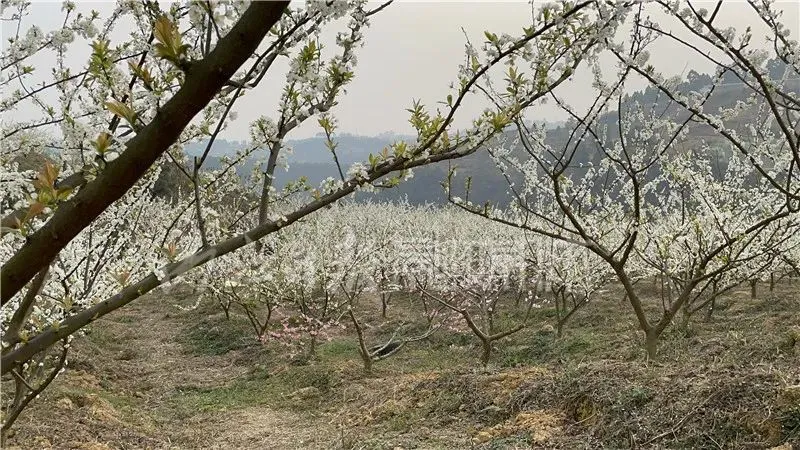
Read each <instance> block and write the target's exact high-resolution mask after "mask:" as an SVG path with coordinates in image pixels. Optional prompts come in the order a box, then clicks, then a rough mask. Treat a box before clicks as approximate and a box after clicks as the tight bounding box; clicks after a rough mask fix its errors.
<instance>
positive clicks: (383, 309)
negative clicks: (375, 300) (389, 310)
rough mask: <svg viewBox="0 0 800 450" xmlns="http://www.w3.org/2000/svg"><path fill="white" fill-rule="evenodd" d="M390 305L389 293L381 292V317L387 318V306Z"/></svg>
mask: <svg viewBox="0 0 800 450" xmlns="http://www.w3.org/2000/svg"><path fill="white" fill-rule="evenodd" d="M388 305H389V299H388V295H386V294H385V293H384V294H381V317H382V318H384V319H385V318H386V307H387V306H388Z"/></svg>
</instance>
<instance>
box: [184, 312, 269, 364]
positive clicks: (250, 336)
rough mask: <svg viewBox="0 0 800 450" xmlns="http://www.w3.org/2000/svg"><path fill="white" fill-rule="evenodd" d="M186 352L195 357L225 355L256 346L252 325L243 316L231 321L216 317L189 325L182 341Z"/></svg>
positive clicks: (219, 316) (233, 318) (234, 317)
mask: <svg viewBox="0 0 800 450" xmlns="http://www.w3.org/2000/svg"><path fill="white" fill-rule="evenodd" d="M181 344H183V346H184V348H185V350H186V351H187V352H188V353H191V354H194V355H200V356H203V355H206V356H213V355H224V354H225V353H228V352H230V351H233V350H241V349H244V348H248V347H253V346H255V345H256V342H255V337H254V332H253V329H252V328H251V326H250V323H249V322H247V321H246V319H244V318H243V317H241V316H233V317H232V318H231V319H230V320H228V319H225V317H224V316H221V315H216V316H212V317H208V318H204V319H200V320H198V321H197V322H194V323H191V324H189V326H187V327H186V331H185V334H183V337H182V339H181Z"/></svg>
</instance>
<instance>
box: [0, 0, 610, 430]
mask: <svg viewBox="0 0 800 450" xmlns="http://www.w3.org/2000/svg"><path fill="white" fill-rule="evenodd" d="M386 6H387V5H386V4H385V5H381V6H378V7H376V8H374V9H369V8H368V5H367V4H366V2H364V1H362V0H353V1H347V2H326V1H319V0H313V1H311V0H310V1H308V2H307V3H306V5H305V7H304V8H290V7H288V2H246V1H232V2H191V3H188V4H173V5H172V6H170V8H169V9H166V10H165V9H162V7H161V6H159V4H157V3H151V2H146V3H142V2H136V1H121V2H119V3H118V4H117V5H116V6H115V7H114V9H113V12H112V13H111V14H110V15H109V16H108V17H106V18H101V17H100V14H98V13H95V12H80V11H79V9H80V8H78V6H76V5H75V4H74V3H71V2H65V4H64V7H63V13H64V17H65V20H64V22H63V26H61V27H59V28H57V29H55V30H52V31H47V32H45V31H43V30H41V29H40V28H39V27H38V26H37V25H36V24H35V23H33V24H31V23H30V22H31V19H35V18H32V17H31V16H30V11H29V8H28V4H27V3H25V2H8V3H6V2H4V3H3V10H2V14H3V19H4V23H5V24H9V26H10V24H16V25H17V30H18V31H17V33H16V34H15V36H14V37H13V38H12V40H11V42H10V43H9V44H8V46H7V47H5V48H4V50H3V54H2V57H1V58H0V59H1V61H0V62H1V64H2V70H1V76H2V78H0V83H2V85H3V86H4V87H9V88H10V87H11V86H19V87H18V88H17V89H13V90H11V89H7V90H5V93H4V97H3V99H2V103H1V105H2V106H1V107H2V112H3V113H4V117H11V114H13V113H15V112H16V111H21V110H25V109H26V108H27V110H28V111H35V112H36V114H38V118H36V119H33V120H21V121H17V120H8V121H4V122H3V124H2V133H3V140H2V145H3V150H4V151H3V160H2V161H3V164H2V168H3V171H2V173H3V175H2V177H3V179H4V180H10V182H9V183H4V184H3V190H4V191H3V198H4V203H3V211H2V215H3V217H2V226H3V238H2V241H1V242H2V249H1V250H0V252H1V253H2V255H3V256H4V263H3V266H2V274H1V278H2V279H0V294H1V295H0V298H1V300H2V308H3V316H2V317H3V329H4V330H7V329H9V327H10V326H11V325H13V326H11V328H12V330H14V331H15V333H13V334H5V336H6V337H10V336H17V335H21V336H24V338H19V339H17V338H16V337H15V338H13V339H6V337H4V339H3V348H2V374H3V376H4V377H13V379H14V380H16V381H15V382H16V383H17V395H16V397H17V400H15V401H13V402H11V403H10V404H12V409H11V410H10V411H12V412H13V413H11V414H8V415H5V416H4V417H5V419H4V425H3V431H4V432H5V431H7V429H8V427H9V426H10V425H11V424H12V423H13V421H14V419H15V418H16V416H17V415H18V412H19V411H21V410H22V408H24V405H25V404H27V402H29V401H30V399H32V398H33V397H35V395H37V394H38V393H39V392H40V391H41V390H42V389H44V388H45V387H46V386H47V384H48V383H49V382H50V381H51V380H52V379H53V377H55V375H56V374H57V373H58V370H57V369H58V368H59V367H60V366H61V365H63V361H64V358H61V357H60V356H58V357H57V361H54V364H50V365H48V364H45V366H46V367H52V368H53V370H51V371H50V372H49V373H47V374H44V373H43V371H42V370H39V369H36V370H34V366H36V367H38V364H33V363H34V362H35V361H40V360H42V358H50V356H48V355H50V353H49V352H50V349H51V348H52V347H53V346H54V345H56V344H58V343H59V342H61V343H62V344H63V345H62V347H63V348H64V349H66V348H67V346H68V339H69V338H70V336H72V335H73V334H74V333H76V332H79V330H81V329H82V328H83V327H85V326H86V325H88V324H90V323H91V322H92V321H94V320H96V319H97V318H99V317H102V316H104V315H105V314H108V313H109V312H111V311H114V310H116V309H118V308H120V307H123V306H124V305H126V304H128V303H130V302H131V301H133V300H135V299H137V298H139V297H140V296H142V295H144V294H145V293H147V292H149V291H151V290H153V289H154V288H156V287H158V286H161V285H164V284H167V283H169V282H170V281H172V280H175V279H176V278H177V277H179V276H181V275H183V274H185V273H187V272H188V271H190V270H191V269H193V268H195V267H198V266H201V265H203V264H205V263H207V262H209V261H212V260H214V259H217V258H220V257H222V256H224V255H227V254H229V253H231V252H234V251H236V250H239V249H240V248H242V247H245V246H247V245H249V244H252V243H254V242H258V241H261V240H262V239H264V238H265V237H266V236H269V235H271V234H274V233H276V232H277V231H278V230H281V229H283V228H285V227H286V226H288V225H290V224H292V223H294V222H296V221H298V220H300V219H302V218H304V217H306V216H308V215H309V214H311V213H313V212H315V211H318V210H319V209H321V208H323V207H325V206H327V205H330V204H332V203H334V202H336V201H338V200H340V199H342V198H343V197H345V196H347V195H349V194H351V193H353V192H354V191H356V190H363V189H366V190H370V189H374V188H375V187H376V186H380V187H391V186H394V185H396V184H398V183H400V182H401V181H403V180H404V179H407V178H408V177H410V176H411V169H413V168H414V167H417V166H421V165H425V164H430V163H434V162H438V161H443V160H448V159H453V158H458V157H462V156H464V155H468V154H470V153H473V152H475V151H477V150H478V149H479V148H481V147H482V146H483V145H484V144H485V143H486V142H487V141H488V140H489V139H490V138H491V137H492V136H494V135H495V134H496V133H497V132H498V131H500V130H502V129H503V128H505V127H506V125H507V124H508V123H510V122H511V121H512V120H513V119H514V118H515V117H516V116H517V114H518V113H519V112H520V111H521V110H522V109H523V108H524V107H525V106H528V105H530V104H533V103H534V102H535V101H536V100H537V99H539V98H542V97H543V96H545V95H546V94H547V93H548V92H550V91H551V90H552V89H553V88H555V87H556V86H558V85H559V84H561V83H562V82H563V81H564V80H566V79H567V78H568V77H569V76H570V75H571V73H572V72H573V70H574V69H575V67H577V65H578V64H579V63H580V62H581V60H582V59H583V58H584V57H585V56H586V55H591V54H592V52H594V51H595V49H596V48H597V47H599V44H600V38H601V37H602V36H608V35H610V34H609V33H612V31H611V29H612V28H614V27H615V26H616V25H617V24H618V23H619V19H618V18H617V17H616V16H615V15H614V14H613V13H614V12H615V9H614V8H611V7H608V6H602V5H601V6H598V5H597V4H595V3H594V2H591V1H585V2H579V3H575V4H573V3H569V2H563V3H559V4H555V5H547V6H544V7H542V8H540V9H539V10H538V11H537V13H536V15H535V16H534V22H533V23H532V24H531V26H530V27H527V28H525V29H524V30H523V32H522V33H521V34H520V35H519V36H517V37H512V36H509V35H503V36H501V37H497V36H495V35H494V34H491V33H488V34H487V36H490V37H491V42H492V45H490V46H488V47H487V48H485V49H484V50H483V51H478V50H476V49H475V48H473V47H471V46H468V48H467V61H466V63H465V64H464V65H462V66H461V67H460V69H459V72H458V74H457V82H456V83H454V85H453V86H452V89H451V92H450V93H448V94H447V95H446V97H445V100H443V102H442V106H441V107H440V108H437V109H436V110H431V109H430V108H427V107H426V106H425V105H422V104H420V103H415V104H414V106H413V108H412V109H411V123H412V124H413V126H414V127H415V129H416V131H417V140H416V142H414V143H404V142H398V143H396V144H393V145H391V146H389V147H387V148H385V149H383V151H381V152H378V151H377V150H379V149H376V153H375V154H374V155H372V156H371V157H370V158H369V160H368V161H366V162H364V163H359V164H356V165H355V166H353V167H351V168H350V169H348V170H345V169H344V168H342V167H340V165H339V160H338V157H337V155H336V145H335V142H334V140H335V132H336V121H335V116H334V115H333V114H334V106H335V104H336V101H337V99H338V98H339V97H340V96H341V95H342V94H343V93H344V88H345V87H346V85H347V84H348V83H349V82H350V81H351V80H352V78H353V77H354V74H355V72H354V70H355V66H356V57H355V52H356V50H357V48H358V47H359V46H360V45H362V43H363V29H364V28H366V27H367V26H369V22H370V17H371V16H373V15H374V14H377V13H379V12H380V11H381V10H383V9H384V8H385V7H386ZM597 8H600V9H599V10H596V9H597ZM339 20H342V21H344V22H346V25H345V28H346V30H345V31H342V32H340V33H339V34H338V35H337V39H336V46H335V47H334V51H332V52H331V51H330V50H327V49H326V50H323V49H322V48H321V46H320V45H319V44H318V36H319V33H320V31H321V30H322V29H324V28H326V27H333V26H336V23H337V21H339ZM126 24H127V25H126ZM126 26H127V27H128V29H130V30H132V31H131V33H130V38H129V39H128V40H125V41H121V42H113V41H112V35H113V32H114V31H115V30H119V29H122V27H126ZM77 42H90V43H91V48H92V53H91V55H90V58H89V60H88V61H86V62H85V64H83V65H80V64H79V67H77V68H76V67H74V66H75V64H74V63H75V61H74V58H73V59H70V55H71V52H70V50H71V48H72V46H74V45H75V44H76V43H77ZM35 55H45V56H52V57H44V58H36V57H34V56H35ZM280 58H288V60H289V69H288V71H287V73H286V74H285V75H286V76H285V85H284V90H283V93H282V96H281V99H280V104H279V108H278V111H277V115H276V117H275V118H273V117H268V116H263V117H261V118H258V119H257V120H255V121H254V122H253V123H252V124H251V136H250V140H249V142H248V143H247V144H246V145H245V147H244V148H242V149H241V152H240V153H239V154H238V155H237V156H236V157H234V158H231V159H230V160H229V161H228V162H227V164H226V165H225V167H223V168H222V169H221V170H219V171H217V172H216V173H209V172H207V171H205V170H204V164H205V163H206V161H207V160H208V155H209V153H210V151H211V149H212V148H213V146H214V143H215V141H216V138H217V136H218V135H219V133H220V132H221V130H223V129H224V128H225V126H226V124H228V123H230V121H232V120H235V118H236V117H235V111H234V107H235V104H236V102H237V100H238V99H239V98H241V96H242V95H244V94H245V93H246V92H248V91H250V90H252V89H254V88H256V87H257V86H259V85H260V84H261V82H262V81H263V79H264V78H265V75H266V74H267V73H270V72H272V71H274V70H275V67H276V65H275V64H274V62H275V61H276V60H278V59H280ZM37 61H38V62H37ZM509 61H513V64H514V65H515V67H519V66H521V65H529V66H530V67H531V68H532V69H534V70H535V71H536V73H537V77H536V78H535V80H529V81H525V80H522V79H520V78H519V77H517V78H515V79H514V80H509V83H510V85H509V89H513V90H514V91H515V100H514V101H513V102H509V104H508V105H506V106H503V107H499V108H490V109H487V110H486V111H485V112H484V113H483V114H482V115H480V116H479V117H477V118H475V120H474V121H473V124H472V126H471V127H468V128H467V129H464V130H455V129H454V128H453V127H452V121H453V118H454V117H455V115H456V113H457V112H458V111H459V109H460V107H461V105H462V104H463V103H464V101H465V99H466V98H467V97H468V96H469V95H470V94H471V93H472V92H473V91H474V89H475V88H476V83H477V81H478V80H479V79H480V78H481V77H483V76H488V75H490V74H493V73H495V72H496V70H495V69H494V68H495V67H500V66H502V65H504V64H506V63H507V62H509ZM48 64H53V66H52V67H47V65H48ZM42 66H44V67H42ZM523 81H524V82H523ZM312 117H313V118H315V119H316V121H317V123H318V124H319V125H320V127H321V128H322V129H323V131H324V132H325V133H326V135H327V136H328V141H329V146H328V148H329V150H330V152H331V159H332V164H334V165H335V166H336V167H337V169H338V172H339V178H338V179H330V180H327V181H326V182H325V183H323V185H321V186H319V187H318V188H316V189H313V190H312V194H313V198H312V199H311V200H308V201H301V202H300V203H292V205H293V207H291V208H288V209H287V208H284V209H280V208H278V204H279V203H280V202H281V200H284V199H285V198H286V197H290V196H292V195H293V194H294V193H296V192H300V191H304V190H311V188H310V187H309V186H306V185H305V184H304V183H303V180H297V182H296V183H293V184H290V186H289V188H287V189H286V190H284V191H283V192H277V191H276V189H275V188H274V186H273V177H274V173H275V170H276V168H277V167H278V166H279V165H280V164H281V162H282V160H283V159H284V158H285V156H286V154H287V151H288V149H287V148H285V146H284V140H285V138H286V137H287V136H288V135H289V133H290V132H291V131H292V130H293V129H295V128H296V127H297V126H298V125H300V124H301V123H303V122H304V121H306V120H309V119H310V118H312ZM198 141H201V142H205V143H206V147H205V149H204V151H203V153H202V154H201V155H200V156H198V157H197V158H194V159H193V160H191V161H189V160H188V158H187V157H186V155H185V154H184V152H183V147H184V146H185V145H186V144H188V143H191V142H198ZM259 149H263V150H266V154H267V158H266V161H264V162H262V163H261V164H259V165H258V166H257V167H258V168H257V170H256V171H255V173H254V174H253V176H251V177H250V178H249V179H248V180H242V182H241V183H240V184H239V185H238V187H234V185H235V183H232V182H231V181H232V180H233V179H234V178H233V174H234V173H235V168H236V165H237V164H241V163H242V162H243V161H244V160H245V159H246V158H247V157H248V156H249V155H252V154H254V153H255V152H256V150H259ZM30 152H35V153H39V154H46V155H47V157H48V158H50V159H51V161H52V163H51V164H49V165H44V167H41V168H40V169H41V170H38V173H39V175H38V176H37V179H36V181H35V182H31V178H30V177H31V175H30V174H26V173H20V172H17V170H16V166H15V164H16V163H15V162H14V161H15V158H17V156H19V155H22V154H26V153H30ZM165 164H173V165H174V166H175V167H174V168H177V169H178V170H179V171H180V173H181V174H182V176H183V177H184V179H183V181H184V182H186V185H188V186H190V187H191V192H188V193H187V195H185V196H178V197H177V198H173V199H172V200H173V201H172V202H159V201H157V200H155V199H153V198H150V197H149V195H148V194H149V192H150V190H151V188H152V184H153V183H154V180H155V179H156V176H157V174H158V170H159V167H162V166H164V165H165ZM56 169H59V170H56ZM242 186H244V187H245V188H244V189H243V188H242ZM251 187H257V189H255V190H254V189H252V188H251ZM242 193H245V195H240V194H242ZM237 197H238V199H239V201H238V202H236V204H235V205H231V201H230V200H231V199H232V198H237ZM234 206H235V207H234ZM129 211H140V212H141V218H139V219H137V218H131V219H130V220H127V221H126V220H124V219H123V218H124V217H128V216H129V214H132V212H129ZM137 220H139V221H140V222H137ZM137 224H138V225H137ZM137 226H141V228H142V229H143V231H142V233H139V232H138V231H137ZM99 236H101V237H102V238H103V242H107V241H110V242H111V243H110V244H107V245H106V244H102V245H101V247H100V248H99V249H98V248H97V244H96V243H97V242H100V241H99V240H98V237H99ZM115 245H116V246H123V247H125V248H124V249H122V248H121V249H119V251H117V250H116V249H115V250H114V251H112V248H113V246H115ZM103 246H107V247H108V250H106V251H105V252H104V251H103V250H102V249H103V248H104V247H103ZM257 247H258V248H259V249H261V250H265V251H267V250H269V245H268V243H264V242H261V243H260V244H259V246H257ZM126 249H127V250H126ZM126 255H128V256H126ZM76 259H77V261H76ZM112 259H113V261H112ZM59 261H62V262H59ZM78 261H82V262H80V263H79V262H78ZM81 264H83V267H84V268H86V267H88V269H84V270H81V269H76V270H73V269H74V268H75V267H76V266H80V265H81ZM107 269H110V270H111V272H110V273H109V272H108V270H107ZM48 273H50V276H48ZM70 280H72V281H70ZM102 280H106V281H108V280H113V283H117V285H116V287H115V288H113V289H112V288H110V287H104V285H103V282H102ZM64 283H66V284H67V285H68V286H69V288H68V289H67V288H63V289H61V290H58V288H56V287H54V286H57V285H62V286H63V284H64ZM71 283H72V284H71ZM108 283H111V284H110V286H114V284H113V283H112V282H111V281H108ZM51 285H53V286H51ZM78 285H80V286H81V287H82V289H80V290H78V289H77V286H78ZM52 292H55V293H54V294H51V293H52ZM75 295H77V296H79V297H80V298H78V299H76V300H70V299H71V298H73V297H72V296H75ZM59 305H61V306H59ZM59 361H61V362H59ZM39 381H41V383H40V382H39ZM4 435H5V433H4Z"/></svg>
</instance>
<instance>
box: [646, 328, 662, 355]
mask: <svg viewBox="0 0 800 450" xmlns="http://www.w3.org/2000/svg"><path fill="white" fill-rule="evenodd" d="M659 334H661V333H658V332H657V331H656V330H654V329H651V330H648V331H646V332H645V340H644V348H645V350H647V359H648V360H655V359H656V353H657V352H658V336H659Z"/></svg>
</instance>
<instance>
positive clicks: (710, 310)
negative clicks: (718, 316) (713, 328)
mask: <svg viewBox="0 0 800 450" xmlns="http://www.w3.org/2000/svg"><path fill="white" fill-rule="evenodd" d="M715 306H717V296H716V295H714V297H713V298H712V299H711V304H709V305H708V309H707V310H706V318H705V321H706V322H710V321H711V315H712V314H714V307H715Z"/></svg>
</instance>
